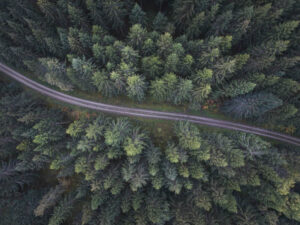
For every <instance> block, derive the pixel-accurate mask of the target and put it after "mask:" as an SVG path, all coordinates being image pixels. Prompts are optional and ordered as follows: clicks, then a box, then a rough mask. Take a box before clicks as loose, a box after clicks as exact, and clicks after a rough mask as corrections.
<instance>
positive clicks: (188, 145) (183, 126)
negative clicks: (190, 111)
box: [175, 121, 201, 150]
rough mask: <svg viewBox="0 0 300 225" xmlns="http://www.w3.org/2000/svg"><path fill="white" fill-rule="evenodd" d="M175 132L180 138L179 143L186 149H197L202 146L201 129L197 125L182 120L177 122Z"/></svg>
mask: <svg viewBox="0 0 300 225" xmlns="http://www.w3.org/2000/svg"><path fill="white" fill-rule="evenodd" d="M175 132H176V135H177V137H178V139H179V144H180V146H182V147H183V148H185V149H188V150H196V149H199V148H200V146H201V137H200V133H199V130H198V128H197V127H196V126H194V125H192V124H191V123H188V122H182V121H180V122H179V123H177V124H176V126H175Z"/></svg>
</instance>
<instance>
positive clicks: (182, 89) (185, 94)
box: [174, 79, 193, 104]
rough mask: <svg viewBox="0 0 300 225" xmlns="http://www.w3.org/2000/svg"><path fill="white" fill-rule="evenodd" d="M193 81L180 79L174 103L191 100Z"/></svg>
mask: <svg viewBox="0 0 300 225" xmlns="http://www.w3.org/2000/svg"><path fill="white" fill-rule="evenodd" d="M192 90H193V83H192V81H191V80H187V79H180V80H179V82H178V84H177V86H176V90H175V91H176V92H175V93H176V95H175V96H174V104H182V103H184V102H186V101H190V100H191V97H192Z"/></svg>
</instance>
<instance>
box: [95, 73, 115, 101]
mask: <svg viewBox="0 0 300 225" xmlns="http://www.w3.org/2000/svg"><path fill="white" fill-rule="evenodd" d="M92 79H93V84H94V85H95V86H96V87H97V89H98V91H100V93H101V94H103V95H104V96H105V97H112V96H114V95H116V90H115V88H114V85H113V81H112V80H110V78H109V76H108V75H107V72H105V71H97V72H95V73H94V74H93V78H92Z"/></svg>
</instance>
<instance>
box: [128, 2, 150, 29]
mask: <svg viewBox="0 0 300 225" xmlns="http://www.w3.org/2000/svg"><path fill="white" fill-rule="evenodd" d="M129 19H130V23H131V24H132V25H134V24H141V25H142V26H143V27H145V26H146V25H147V17H146V13H145V12H144V11H143V10H142V8H141V7H140V6H139V5H138V4H137V3H135V5H134V7H133V8H132V10H131V13H130V15H129Z"/></svg>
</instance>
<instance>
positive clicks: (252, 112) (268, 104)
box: [223, 92, 282, 118]
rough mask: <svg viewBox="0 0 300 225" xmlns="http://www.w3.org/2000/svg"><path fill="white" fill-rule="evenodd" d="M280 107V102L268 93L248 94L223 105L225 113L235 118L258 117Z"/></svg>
mask: <svg viewBox="0 0 300 225" xmlns="http://www.w3.org/2000/svg"><path fill="white" fill-rule="evenodd" d="M281 105H282V100H281V99H279V98H277V97H276V96H274V95H272V94H269V93H262V92H260V93H255V94H248V95H245V96H241V97H236V98H234V99H232V100H230V101H227V102H226V103H225V104H224V107H223V110H224V112H225V113H228V114H231V115H233V116H234V117H236V118H253V117H259V116H261V115H263V114H264V113H266V112H268V111H270V110H272V109H275V108H277V107H279V106H281Z"/></svg>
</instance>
